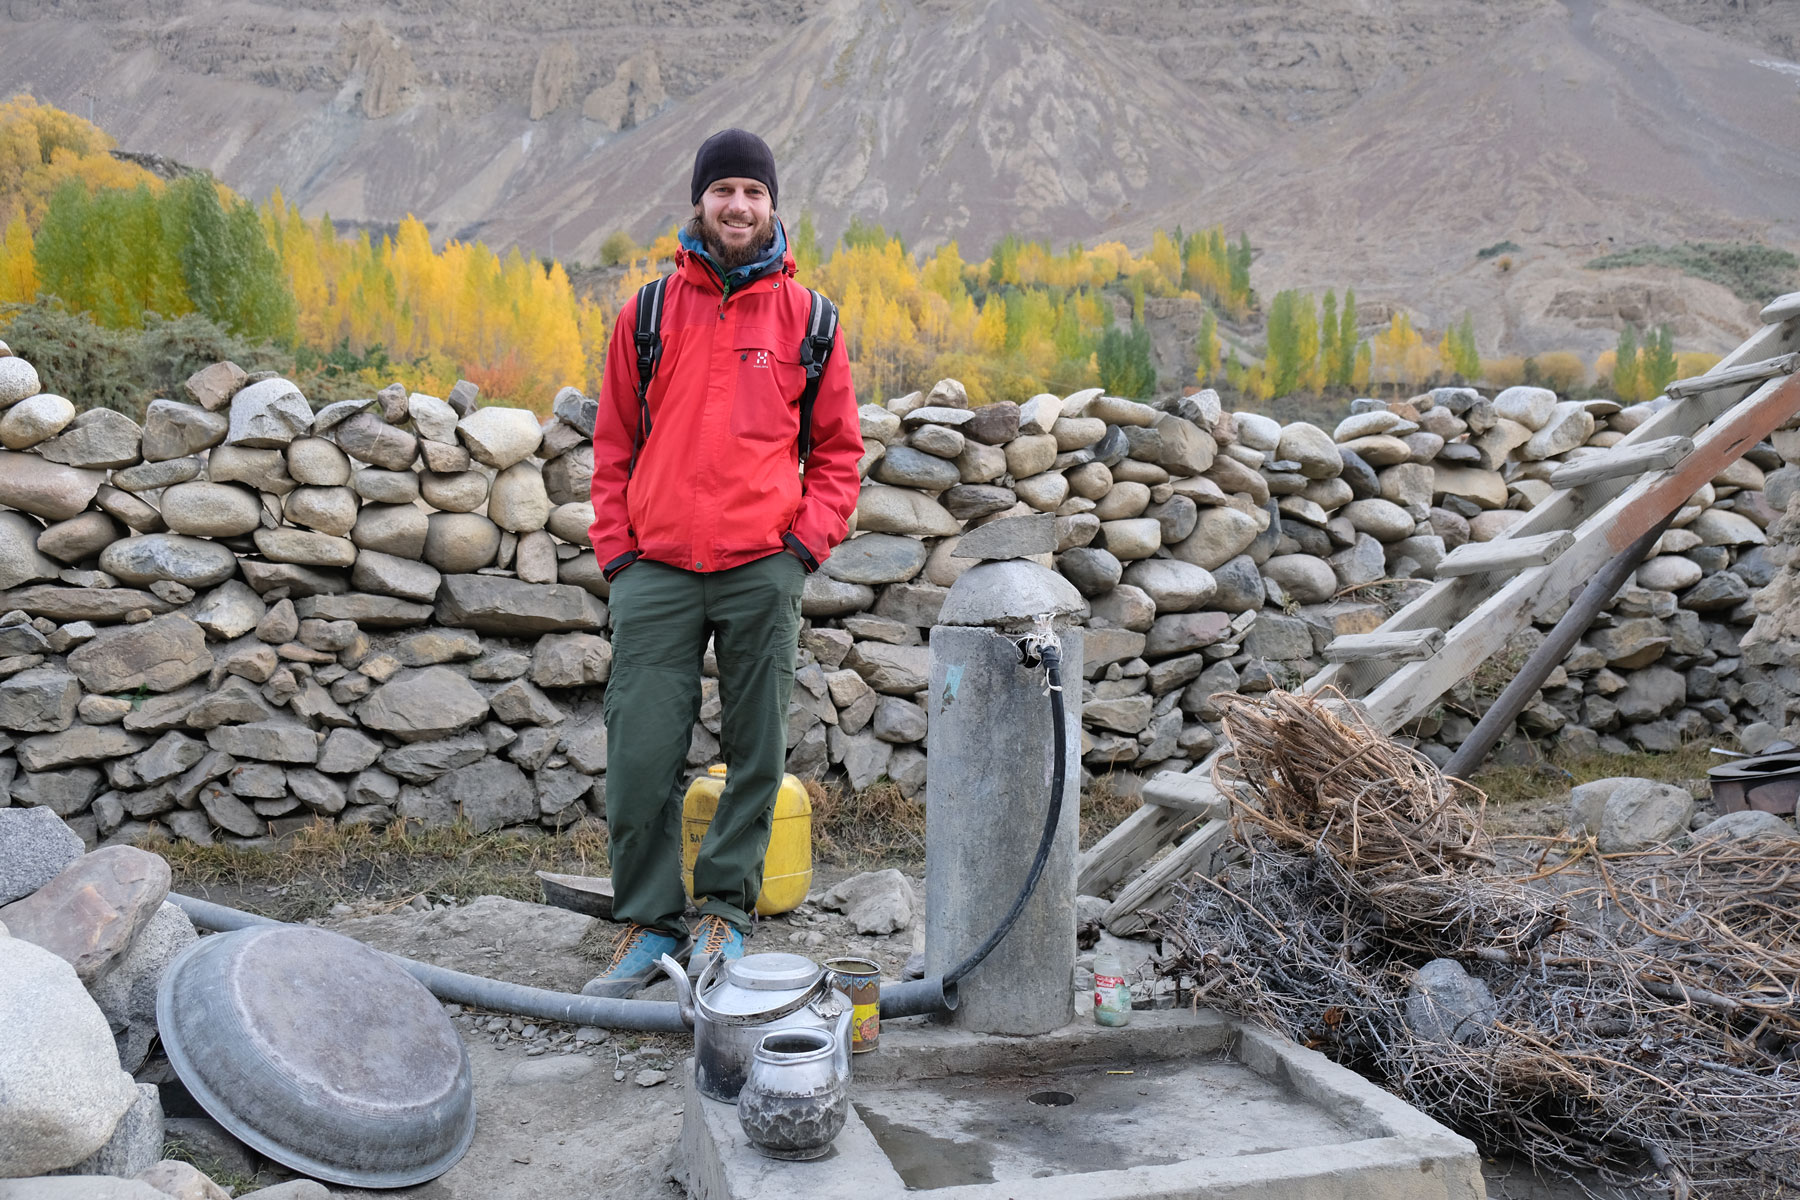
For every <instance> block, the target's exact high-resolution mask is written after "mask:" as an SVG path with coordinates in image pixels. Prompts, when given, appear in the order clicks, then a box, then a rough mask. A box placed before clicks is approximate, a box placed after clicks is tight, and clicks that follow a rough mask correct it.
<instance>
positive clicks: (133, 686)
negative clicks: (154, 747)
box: [68, 551, 229, 692]
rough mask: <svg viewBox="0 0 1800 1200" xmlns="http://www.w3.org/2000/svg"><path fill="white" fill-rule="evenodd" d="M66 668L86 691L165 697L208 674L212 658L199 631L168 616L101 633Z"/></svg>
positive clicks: (175, 616)
mask: <svg viewBox="0 0 1800 1200" xmlns="http://www.w3.org/2000/svg"><path fill="white" fill-rule="evenodd" d="M227 553H229V551H227ZM68 665H69V669H70V670H71V671H73V672H74V673H75V677H76V678H77V679H79V680H80V681H81V686H82V687H84V688H85V689H87V690H88V691H90V692H131V691H136V690H137V689H138V688H140V687H142V688H147V689H148V690H150V691H153V692H168V691H173V690H174V689H176V688H178V687H181V686H182V685H183V684H186V683H191V682H192V681H193V680H195V679H198V678H199V677H200V676H202V675H204V674H206V672H207V671H209V670H211V669H212V665H213V656H212V651H210V650H209V649H207V646H206V634H205V633H204V632H203V631H202V630H201V628H200V626H198V625H196V624H194V622H192V621H191V620H189V619H188V618H187V617H184V616H182V615H181V614H179V613H171V614H170V615H168V616H165V617H156V618H153V619H152V620H149V621H145V622H143V623H142V624H138V625H124V626H114V627H112V628H107V629H102V630H100V632H99V633H97V634H95V635H94V638H93V640H92V641H89V642H87V643H85V644H83V645H82V646H80V647H78V648H77V649H76V650H75V651H74V652H73V653H71V654H70V655H69V658H68Z"/></svg>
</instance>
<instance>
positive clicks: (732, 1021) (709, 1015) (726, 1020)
mask: <svg viewBox="0 0 1800 1200" xmlns="http://www.w3.org/2000/svg"><path fill="white" fill-rule="evenodd" d="M722 961H723V957H722V956H720V955H714V956H713V960H712V961H711V962H709V963H707V964H706V969H705V970H703V971H701V972H700V978H699V979H698V980H697V981H696V982H695V986H694V1008H695V1010H696V1011H697V1012H698V1013H699V1014H700V1015H701V1016H703V1017H705V1018H706V1019H707V1020H708V1021H711V1022H712V1023H713V1024H715V1025H765V1024H767V1023H768V1022H770V1021H779V1020H781V1018H783V1017H785V1016H789V1015H791V1014H793V1013H797V1012H799V1011H800V1010H801V1009H803V1008H805V1007H806V1006H807V1005H808V1004H811V1003H812V1002H813V1001H814V1000H816V999H818V998H819V996H820V995H821V994H822V993H824V992H825V991H827V990H829V989H830V987H831V973H830V972H828V971H820V972H819V977H818V978H817V979H815V980H813V983H812V986H811V987H809V988H807V989H806V990H805V991H804V992H801V993H800V994H799V995H798V996H796V997H795V998H794V999H792V1000H789V1001H788V1002H787V1003H786V1004H783V1005H781V1006H779V1007H778V1008H772V1009H769V1010H767V1011H765V1012H758V1013H725V1012H719V1011H718V1010H717V1009H714V1008H712V1007H711V1006H710V1005H708V1004H707V1003H706V991H707V988H706V984H707V981H708V980H709V979H711V978H712V973H713V969H714V968H715V967H717V966H718V965H719V964H720V963H721V962H722Z"/></svg>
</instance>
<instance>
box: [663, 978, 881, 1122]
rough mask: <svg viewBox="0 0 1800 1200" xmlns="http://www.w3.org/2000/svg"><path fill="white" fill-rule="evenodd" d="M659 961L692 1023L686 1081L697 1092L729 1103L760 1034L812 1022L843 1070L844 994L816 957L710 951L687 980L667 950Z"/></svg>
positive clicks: (846, 1059) (847, 1011)
mask: <svg viewBox="0 0 1800 1200" xmlns="http://www.w3.org/2000/svg"><path fill="white" fill-rule="evenodd" d="M660 962H661V966H662V969H663V970H664V971H666V972H667V973H668V975H669V978H671V979H673V980H674V981H675V990H676V992H677V994H678V998H679V1000H680V1004H681V1019H682V1020H683V1021H684V1022H686V1023H687V1025H688V1026H689V1028H691V1029H692V1030H693V1031H694V1082H695V1086H697V1087H698V1088H699V1089H700V1093H701V1095H704V1096H710V1097H711V1098H712V1099H714V1100H719V1101H723V1102H724V1103H726V1104H735V1103H736V1102H737V1098H738V1093H739V1092H740V1091H742V1090H743V1087H744V1080H745V1079H746V1078H747V1077H748V1076H749V1074H750V1063H751V1060H752V1059H753V1058H754V1057H755V1055H756V1047H757V1043H759V1042H761V1041H762V1039H763V1035H764V1034H767V1033H771V1032H774V1031H776V1030H783V1029H817V1030H819V1031H821V1032H823V1033H824V1034H825V1035H826V1036H828V1037H831V1038H832V1039H834V1043H835V1045H834V1048H833V1057H834V1058H835V1059H837V1060H838V1067H839V1068H840V1069H841V1070H842V1071H843V1073H844V1075H845V1076H846V1077H848V1075H849V1072H850V1018H851V1006H850V998H849V997H848V996H846V995H844V993H843V992H841V991H838V990H836V989H834V988H833V987H832V986H831V976H830V975H829V974H828V973H827V972H826V971H825V969H824V968H823V967H821V966H819V964H817V963H815V962H813V961H812V959H810V958H806V957H804V956H803V955H799V954H746V955H744V956H743V957H742V958H739V959H734V960H732V961H730V962H726V961H725V960H724V959H723V958H721V957H717V956H715V957H714V958H713V959H712V961H710V962H708V963H707V964H706V969H705V970H703V971H702V972H701V973H700V978H699V979H698V980H697V981H696V982H695V983H694V984H693V985H692V986H690V985H689V984H688V978H687V972H686V971H685V970H683V969H682V966H681V964H680V963H678V962H676V961H675V960H674V959H673V958H671V957H670V956H668V955H666V954H665V955H663V957H662V959H661V960H660Z"/></svg>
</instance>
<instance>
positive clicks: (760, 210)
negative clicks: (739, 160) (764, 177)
mask: <svg viewBox="0 0 1800 1200" xmlns="http://www.w3.org/2000/svg"><path fill="white" fill-rule="evenodd" d="M694 215H695V216H697V217H699V218H700V239H701V241H703V242H704V243H706V249H707V251H708V252H709V253H711V254H712V256H713V258H714V259H716V260H717V261H718V264H719V265H720V266H721V267H723V268H724V269H725V270H727V271H729V270H731V269H732V268H733V267H741V266H743V265H744V264H745V263H748V262H754V261H755V260H756V258H757V256H758V255H760V254H761V253H762V252H763V248H764V247H766V246H767V245H768V244H769V240H770V239H771V238H773V237H774V236H775V210H774V206H773V205H772V204H770V202H769V189H768V188H766V187H764V186H763V184H762V183H761V182H760V181H758V180H755V179H739V178H731V179H719V180H715V181H714V182H713V183H712V185H711V186H709V187H708V188H707V189H706V190H705V191H704V192H702V193H701V194H700V203H699V204H697V205H695V206H694Z"/></svg>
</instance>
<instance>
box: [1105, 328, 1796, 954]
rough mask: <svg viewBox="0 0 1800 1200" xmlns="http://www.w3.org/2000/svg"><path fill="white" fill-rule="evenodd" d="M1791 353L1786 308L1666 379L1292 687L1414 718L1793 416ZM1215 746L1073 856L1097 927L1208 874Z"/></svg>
mask: <svg viewBox="0 0 1800 1200" xmlns="http://www.w3.org/2000/svg"><path fill="white" fill-rule="evenodd" d="M1773 307H1774V306H1771V308H1773ZM1796 351H1800V317H1789V318H1787V319H1785V320H1783V321H1781V322H1780V323H1778V324H1770V325H1765V326H1764V327H1763V328H1762V329H1761V330H1759V331H1758V332H1757V333H1756V334H1754V335H1752V336H1751V337H1750V338H1749V340H1747V341H1746V342H1744V344H1743V345H1741V346H1739V347H1738V348H1737V349H1736V350H1735V351H1733V352H1732V353H1731V354H1730V355H1729V356H1728V357H1727V358H1725V359H1724V360H1722V361H1721V362H1720V363H1719V364H1718V365H1717V366H1716V367H1714V368H1713V369H1712V370H1711V371H1709V372H1707V373H1706V374H1705V375H1703V376H1700V377H1699V378H1696V379H1691V380H1682V381H1681V382H1679V383H1675V384H1671V385H1670V386H1669V388H1668V391H1667V395H1668V397H1669V400H1670V403H1669V404H1668V405H1667V406H1665V407H1664V408H1663V409H1662V410H1661V411H1660V412H1657V413H1655V414H1654V415H1652V416H1651V417H1650V418H1649V419H1648V420H1646V421H1644V423H1643V424H1641V425H1639V426H1638V427H1637V428H1636V429H1634V430H1632V431H1631V433H1629V434H1628V435H1626V436H1625V437H1624V438H1623V439H1622V440H1621V441H1620V442H1619V443H1618V444H1617V445H1616V446H1614V447H1612V448H1611V449H1610V450H1608V451H1605V452H1603V453H1596V454H1592V455H1584V456H1583V457H1581V458H1580V459H1579V460H1577V461H1574V462H1570V463H1566V464H1564V465H1562V466H1560V467H1558V468H1556V470H1555V471H1554V473H1553V474H1552V475H1551V477H1550V482H1551V485H1552V486H1553V487H1554V488H1556V489H1557V490H1556V491H1554V492H1552V493H1551V494H1550V495H1549V496H1547V497H1545V498H1544V500H1543V501H1542V502H1541V503H1539V504H1538V505H1536V506H1535V507H1533V508H1532V509H1531V510H1530V512H1529V514H1528V515H1527V516H1526V517H1525V519H1524V520H1522V521H1520V522H1519V523H1518V524H1516V525H1514V526H1513V527H1512V529H1511V530H1509V531H1508V532H1507V533H1506V534H1503V535H1502V536H1500V537H1498V538H1495V539H1494V540H1492V541H1489V542H1479V543H1475V542H1472V543H1469V544H1467V545H1464V546H1460V547H1458V548H1457V549H1456V550H1455V551H1454V552H1452V553H1451V554H1448V555H1446V556H1445V558H1444V560H1443V562H1442V563H1441V564H1439V566H1438V570H1437V576H1436V582H1434V583H1433V584H1432V585H1431V587H1429V588H1428V589H1427V590H1426V591H1425V592H1424V593H1423V594H1422V595H1420V596H1419V598H1418V599H1416V600H1414V601H1413V602H1412V603H1410V604H1408V605H1407V606H1406V607H1404V608H1402V609H1401V610H1400V611H1398V612H1396V613H1395V614H1394V615H1393V616H1391V617H1389V618H1388V620H1387V621H1386V622H1385V623H1383V624H1382V625H1381V627H1380V628H1379V629H1377V630H1375V631H1374V632H1372V633H1366V634H1356V635H1346V636H1339V637H1338V638H1336V639H1335V640H1334V641H1333V642H1332V643H1331V644H1330V645H1329V646H1327V647H1326V649H1325V658H1326V660H1327V665H1326V667H1325V668H1324V669H1323V670H1322V671H1320V672H1319V673H1318V674H1316V675H1314V676H1313V677H1312V678H1311V679H1309V680H1307V681H1306V683H1305V684H1304V685H1302V687H1301V690H1302V691H1304V692H1309V693H1317V692H1320V691H1323V690H1324V689H1327V688H1335V689H1337V690H1338V691H1340V692H1342V693H1343V694H1344V695H1345V696H1347V697H1351V698H1353V699H1355V700H1356V701H1357V703H1358V705H1359V706H1360V708H1361V709H1362V711H1363V712H1364V714H1365V715H1366V717H1367V719H1368V721H1369V723H1370V724H1371V725H1373V726H1374V727H1375V728H1377V729H1379V730H1381V732H1383V733H1388V734H1391V733H1393V732H1395V731H1396V730H1398V729H1400V728H1401V727H1402V726H1404V725H1405V724H1407V723H1408V722H1409V721H1412V720H1414V719H1415V718H1417V717H1419V716H1420V715H1422V714H1423V713H1425V712H1426V711H1427V710H1428V709H1429V708H1431V706H1432V705H1434V704H1436V703H1437V701H1438V698H1439V697H1440V696H1442V695H1443V694H1444V693H1445V692H1446V691H1448V690H1450V688H1452V687H1454V686H1455V685H1456V683H1457V682H1458V681H1460V680H1462V679H1464V678H1466V677H1467V676H1468V675H1469V673H1470V672H1472V671H1473V670H1474V669H1475V668H1476V667H1478V666H1480V665H1481V663H1482V662H1483V661H1485V660H1486V659H1487V658H1488V657H1489V656H1490V655H1492V654H1493V653H1494V652H1495V651H1497V650H1500V649H1502V648H1503V647H1504V646H1505V645H1506V644H1507V643H1508V642H1509V641H1511V640H1512V639H1513V638H1514V637H1515V636H1517V635H1518V634H1519V633H1520V632H1521V631H1522V630H1524V629H1525V628H1526V627H1527V626H1529V625H1531V624H1532V623H1534V622H1536V621H1540V620H1549V619H1552V618H1553V617H1554V616H1555V615H1556V614H1557V613H1559V612H1560V611H1561V609H1562V607H1563V606H1565V605H1566V604H1567V603H1568V602H1569V600H1570V598H1571V596H1572V595H1573V594H1574V593H1575V592H1577V591H1579V590H1580V588H1581V587H1582V586H1583V585H1585V584H1586V582H1587V581H1588V579H1589V578H1591V577H1592V576H1593V575H1594V573H1595V572H1597V571H1598V570H1599V569H1600V568H1601V566H1602V565H1604V564H1605V563H1606V562H1607V561H1608V560H1609V559H1611V558H1612V557H1613V556H1614V555H1615V554H1617V553H1618V552H1619V551H1621V550H1623V549H1624V548H1625V547H1627V546H1629V545H1630V544H1631V543H1632V542H1633V541H1635V540H1636V539H1637V538H1638V537H1639V536H1640V535H1641V534H1643V533H1645V532H1647V531H1648V530H1650V529H1651V528H1652V527H1654V526H1655V525H1656V524H1657V523H1658V522H1659V521H1661V520H1662V519H1663V518H1664V517H1665V516H1667V515H1668V514H1669V513H1671V512H1673V511H1675V510H1677V509H1679V508H1680V507H1681V506H1682V505H1683V504H1685V503H1686V502H1687V501H1688V500H1689V498H1691V497H1692V496H1693V495H1694V493H1695V492H1697V491H1698V490H1699V489H1700V488H1702V487H1703V486H1705V485H1706V484H1707V483H1708V482H1710V481H1711V480H1712V479H1713V478H1714V477H1715V476H1717V475H1718V474H1719V473H1720V472H1721V471H1723V470H1724V469H1725V468H1726V467H1727V466H1729V465H1730V464H1731V463H1733V462H1735V461H1736V460H1737V459H1738V458H1740V457H1742V456H1743V455H1744V453H1745V452H1746V451H1748V450H1750V449H1751V448H1752V447H1753V446H1755V445H1756V444H1757V443H1758V442H1759V441H1761V440H1762V439H1763V438H1765V437H1767V436H1768V435H1769V434H1770V433H1772V432H1774V431H1775V430H1776V429H1777V428H1779V427H1780V426H1781V425H1782V424H1783V423H1784V422H1785V421H1787V420H1788V419H1789V418H1790V417H1792V416H1793V415H1794V414H1795V413H1796V412H1800V375H1795V374H1794V372H1795V370H1796V367H1797V365H1800V358H1797V357H1796ZM1227 752H1228V747H1226V746H1223V745H1222V746H1220V748H1219V749H1217V750H1215V751H1214V752H1213V753H1212V754H1211V755H1209V756H1208V757H1207V758H1206V760H1205V761H1203V762H1201V763H1200V764H1199V765H1197V766H1195V767H1193V768H1192V769H1190V770H1188V771H1186V772H1172V771H1165V772H1162V773H1160V774H1158V775H1156V776H1154V777H1152V778H1151V779H1150V780H1148V781H1147V782H1146V783H1145V785H1144V793H1143V805H1142V807H1140V808H1139V809H1138V810H1137V811H1136V812H1134V813H1132V814H1131V815H1130V816H1129V817H1127V818H1126V819H1125V820H1124V821H1122V822H1120V823H1119V825H1118V826H1117V827H1116V828H1115V829H1113V831H1112V832H1111V833H1109V834H1107V835H1106V837H1104V838H1103V839H1101V840H1100V841H1099V842H1098V843H1096V844H1095V846H1094V847H1093V848H1092V849H1091V850H1089V851H1088V852H1087V853H1086V854H1084V855H1083V856H1082V860H1081V867H1080V875H1079V878H1078V880H1077V884H1076V886H1077V890H1078V891H1079V892H1081V893H1082V894H1084V895H1092V896H1100V895H1104V894H1105V893H1106V892H1107V891H1109V890H1111V889H1112V888H1114V887H1119V891H1118V893H1117V895H1116V897H1115V898H1114V900H1113V901H1112V903H1111V904H1110V905H1109V906H1108V908H1107V909H1106V912H1105V914H1104V916H1103V917H1102V918H1101V919H1102V921H1103V923H1104V924H1105V925H1106V927H1107V928H1108V929H1109V930H1111V931H1112V932H1113V933H1116V934H1121V935H1125V934H1132V933H1137V932H1140V931H1142V930H1144V929H1145V928H1147V927H1148V926H1149V924H1150V922H1151V921H1152V920H1153V919H1154V917H1155V914H1157V913H1158V912H1160V911H1162V910H1163V909H1164V908H1166V907H1167V906H1168V905H1169V903H1170V902H1171V901H1172V900H1173V898H1174V894H1173V891H1172V888H1173V886H1174V885H1175V884H1177V883H1180V882H1181V881H1182V880H1184V879H1187V878H1189V877H1190V876H1191V875H1192V874H1193V873H1194V872H1196V871H1200V870H1210V869H1211V867H1212V858H1213V852H1214V851H1215V850H1216V849H1217V848H1218V847H1219V845H1220V844H1221V843H1222V842H1223V841H1224V840H1225V836H1226V833H1227V830H1228V822H1227V821H1226V820H1225V816H1226V813H1227V811H1228V805H1227V803H1226V800H1225V798H1224V797H1223V796H1221V795H1220V794H1219V792H1218V790H1217V789H1216V788H1215V787H1214V786H1213V783H1212V770H1213V766H1214V764H1215V763H1216V762H1217V761H1218V759H1219V758H1220V756H1221V755H1223V754H1225V753H1227ZM1177 839H1179V840H1177ZM1170 842H1175V843H1176V844H1175V845H1174V847H1173V848H1172V849H1171V850H1170V851H1169V852H1168V853H1167V854H1165V855H1163V856H1162V857H1161V858H1155V856H1156V855H1157V854H1158V852H1160V851H1161V850H1162V848H1163V847H1164V846H1166V845H1168V844H1169V843H1170ZM1121 884H1122V885H1123V886H1120V885H1121Z"/></svg>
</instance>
